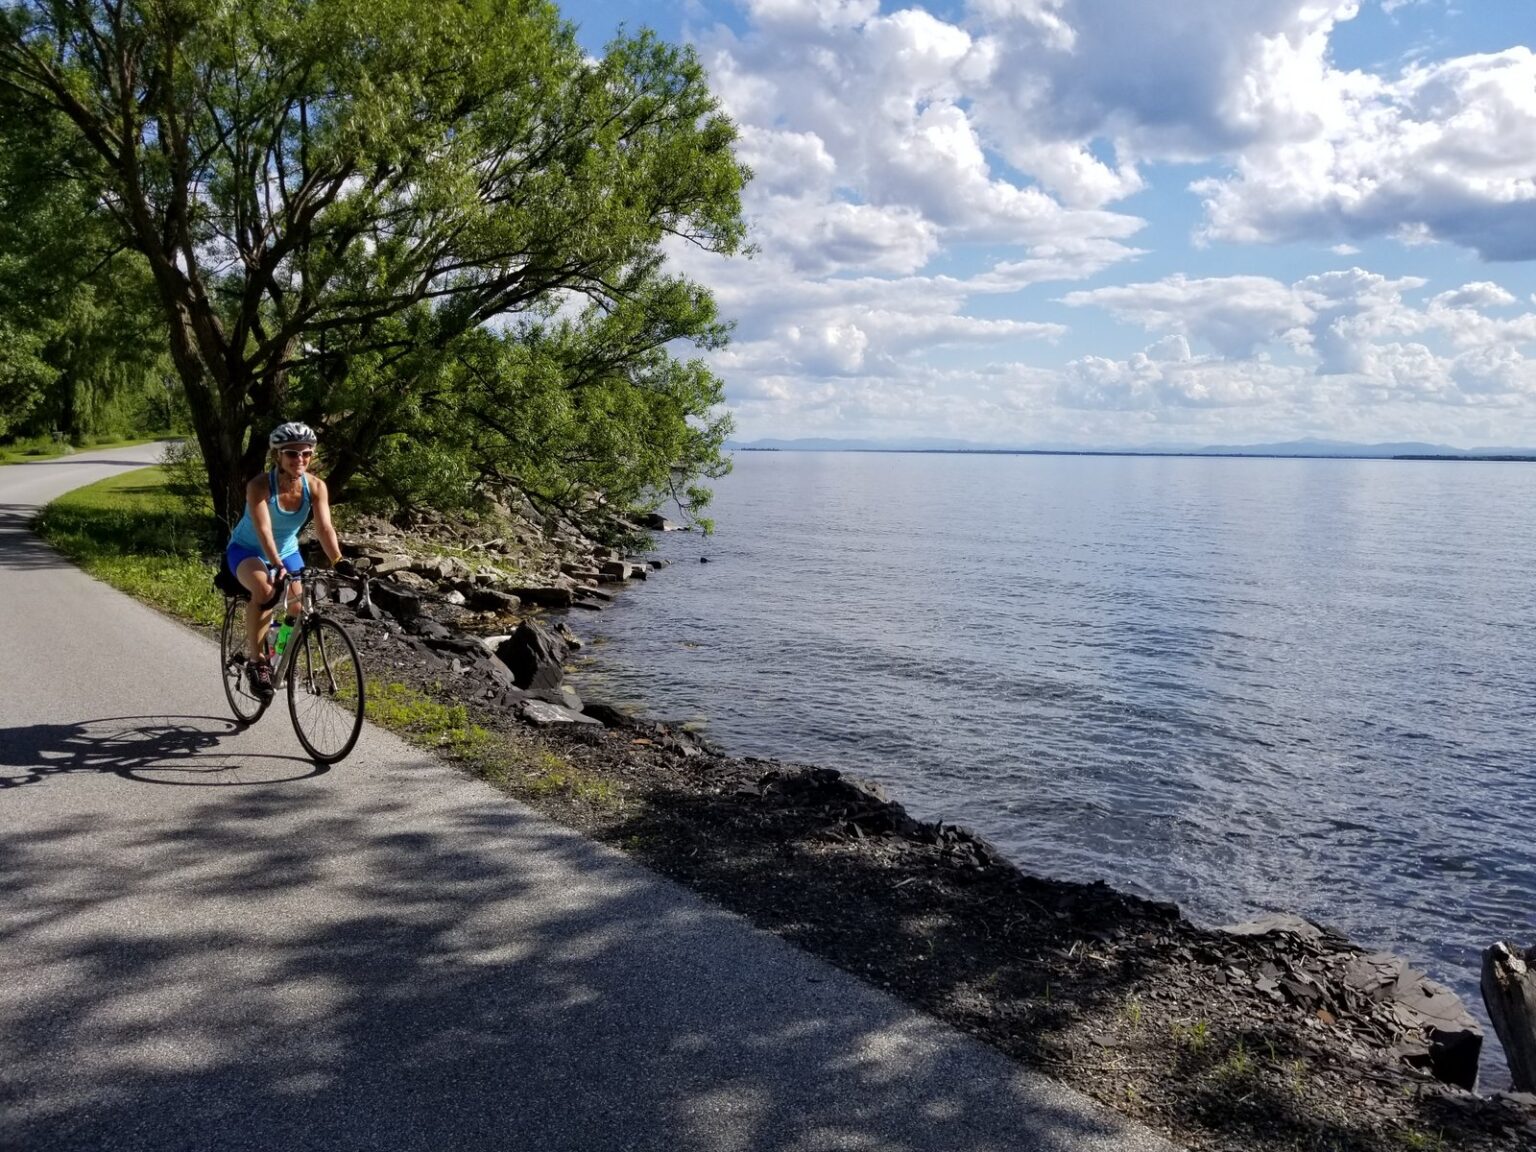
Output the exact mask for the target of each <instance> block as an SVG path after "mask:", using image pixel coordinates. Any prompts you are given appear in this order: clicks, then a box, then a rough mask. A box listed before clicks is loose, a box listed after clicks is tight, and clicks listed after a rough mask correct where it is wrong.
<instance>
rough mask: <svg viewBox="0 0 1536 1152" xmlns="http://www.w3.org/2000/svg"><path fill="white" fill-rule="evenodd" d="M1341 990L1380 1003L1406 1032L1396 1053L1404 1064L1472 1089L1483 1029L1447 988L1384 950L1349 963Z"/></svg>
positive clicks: (1474, 1084) (1480, 1050)
mask: <svg viewBox="0 0 1536 1152" xmlns="http://www.w3.org/2000/svg"><path fill="white" fill-rule="evenodd" d="M1344 986H1345V987H1346V988H1348V989H1350V990H1352V991H1354V992H1356V993H1358V994H1359V995H1361V996H1363V997H1364V998H1365V999H1366V1000H1367V1001H1369V1002H1373V1003H1375V1004H1378V1005H1381V1008H1382V1009H1384V1013H1383V1014H1384V1015H1385V1017H1386V1018H1387V1019H1388V1020H1389V1021H1391V1023H1392V1024H1393V1025H1395V1026H1396V1028H1398V1029H1401V1030H1403V1031H1404V1032H1406V1033H1407V1036H1406V1038H1405V1040H1404V1041H1403V1042H1402V1043H1400V1044H1399V1045H1398V1051H1399V1054H1400V1055H1401V1056H1402V1058H1403V1059H1404V1060H1406V1061H1407V1062H1408V1063H1409V1064H1411V1065H1413V1066H1415V1067H1418V1068H1422V1069H1424V1070H1425V1071H1427V1072H1429V1073H1430V1074H1431V1075H1432V1076H1434V1077H1435V1079H1437V1080H1440V1081H1443V1082H1444V1083H1446V1084H1455V1085H1456V1086H1458V1087H1460V1088H1466V1089H1468V1090H1469V1091H1470V1090H1471V1089H1472V1088H1474V1087H1475V1086H1476V1084H1477V1064H1478V1058H1479V1057H1480V1056H1481V1054H1482V1050H1483V1030H1482V1028H1481V1027H1480V1026H1479V1025H1478V1023H1477V1021H1476V1020H1474V1019H1473V1018H1472V1017H1471V1016H1470V1015H1469V1014H1468V1012H1467V1010H1466V1008H1465V1007H1464V1006H1463V1005H1462V1003H1461V1000H1460V999H1459V998H1458V997H1457V996H1456V994H1455V993H1454V992H1452V991H1451V990H1450V989H1449V988H1446V987H1445V986H1444V985H1441V984H1437V983H1435V982H1434V981H1433V980H1431V979H1430V978H1429V977H1428V976H1426V975H1425V974H1424V973H1422V972H1419V971H1416V970H1415V969H1413V968H1410V967H1408V965H1407V963H1406V962H1405V961H1403V960H1402V959H1401V958H1400V957H1397V956H1392V955H1389V954H1387V953H1385V952H1377V953H1372V954H1371V955H1367V956H1358V957H1356V958H1355V959H1353V960H1351V961H1350V962H1349V964H1348V965H1347V966H1346V967H1345V970H1344Z"/></svg>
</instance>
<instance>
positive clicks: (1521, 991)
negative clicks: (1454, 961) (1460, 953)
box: [1482, 943, 1536, 1092]
mask: <svg viewBox="0 0 1536 1152" xmlns="http://www.w3.org/2000/svg"><path fill="white" fill-rule="evenodd" d="M1482 985H1483V1003H1484V1004H1486V1005H1487V1006H1488V1016H1489V1018H1490V1019H1491V1020H1492V1021H1493V1030H1494V1031H1495V1032H1497V1033H1498V1034H1499V1040H1500V1042H1502V1043H1503V1045H1504V1055H1505V1056H1506V1057H1507V1058H1508V1060H1509V1071H1510V1075H1512V1076H1513V1077H1514V1085H1515V1091H1516V1092H1536V948H1532V949H1530V950H1529V951H1526V952H1522V951H1521V950H1520V949H1519V948H1517V947H1515V946H1514V945H1513V944H1506V943H1499V944H1495V945H1494V946H1493V947H1492V948H1489V949H1486V950H1485V951H1484V952H1483V980H1482Z"/></svg>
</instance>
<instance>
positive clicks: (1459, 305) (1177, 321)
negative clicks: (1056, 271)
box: [1062, 268, 1536, 407]
mask: <svg viewBox="0 0 1536 1152" xmlns="http://www.w3.org/2000/svg"><path fill="white" fill-rule="evenodd" d="M1424 286H1425V281H1423V280H1422V279H1419V278H1416V277H1403V278H1400V279H1396V280H1392V279H1388V278H1387V277H1384V276H1380V275H1377V274H1374V273H1371V272H1367V271H1364V270H1363V269H1360V268H1353V269H1350V270H1348V271H1344V272H1326V273H1322V274H1320V275H1317V276H1308V277H1305V278H1304V279H1302V280H1299V281H1297V282H1296V283H1294V284H1290V285H1286V284H1282V283H1280V282H1279V281H1276V280H1272V279H1268V278H1263V277H1241V276H1234V277H1224V278H1220V279H1206V280H1188V279H1186V278H1184V277H1182V276H1172V277H1168V278H1167V279H1165V280H1162V281H1158V282H1156V283H1147V284H1128V285H1124V286H1122V287H1117V288H1101V289H1096V290H1094V291H1090V292H1074V293H1071V294H1069V295H1068V296H1066V297H1065V298H1064V302H1065V303H1067V304H1070V305H1073V306H1075V307H1086V306H1097V307H1101V308H1105V309H1107V310H1108V311H1109V312H1111V313H1112V314H1113V315H1115V316H1117V317H1118V318H1120V319H1122V320H1124V321H1126V322H1128V323H1134V324H1138V325H1140V326H1141V327H1143V328H1145V329H1147V330H1149V331H1154V332H1157V331H1162V332H1172V333H1175V335H1174V336H1172V337H1166V338H1164V339H1163V340H1161V341H1159V342H1158V343H1156V344H1154V345H1152V346H1151V347H1150V348H1148V349H1146V350H1145V351H1144V352H1142V353H1138V354H1137V355H1135V356H1132V357H1131V358H1129V359H1128V360H1124V361H1113V360H1107V359H1103V358H1097V357H1088V358H1085V359H1083V360H1080V361H1077V362H1074V363H1073V364H1071V365H1069V366H1068V369H1067V373H1066V378H1065V384H1064V386H1063V392H1062V400H1063V403H1073V404H1077V405H1079V406H1088V407H1092V406H1105V407H1115V406H1118V407H1138V406H1152V407H1157V406H1161V405H1191V404H1201V405H1209V406H1235V405H1243V404H1261V403H1270V402H1274V401H1275V400H1277V399H1278V397H1279V395H1280V391H1281V390H1282V389H1290V390H1292V391H1296V390H1301V389H1303V388H1305V389H1311V388H1314V387H1318V386H1319V385H1318V384H1317V383H1316V382H1317V381H1321V380H1325V379H1328V378H1337V379H1338V380H1339V381H1340V384H1341V386H1343V387H1346V388H1347V389H1349V390H1350V393H1351V394H1352V396H1353V398H1354V402H1355V403H1358V404H1361V405H1368V406H1369V405H1381V404H1386V403H1394V402H1411V403H1423V402H1432V403H1436V404H1450V405H1480V404H1489V403H1492V404H1501V405H1511V404H1515V403H1519V402H1523V401H1524V400H1525V399H1526V398H1527V397H1529V396H1530V395H1531V394H1532V392H1533V389H1536V359H1532V358H1531V357H1529V356H1527V355H1525V353H1524V352H1523V350H1522V349H1523V348H1524V347H1525V346H1533V347H1536V312H1527V313H1523V314H1520V315H1516V316H1511V317H1493V316H1489V315H1487V314H1486V311H1485V310H1486V309H1489V308H1507V307H1508V306H1510V305H1512V304H1514V303H1515V302H1516V301H1515V298H1514V296H1513V295H1512V294H1511V293H1509V292H1508V291H1507V290H1505V289H1504V288H1502V287H1500V286H1499V285H1497V284H1494V283H1491V282H1479V283H1475V284H1467V285H1464V286H1462V287H1461V288H1459V289H1457V290H1455V291H1452V292H1444V293H1440V294H1439V295H1436V296H1434V297H1432V298H1430V300H1429V301H1428V302H1427V303H1425V304H1424V305H1422V306H1415V305H1413V304H1410V303H1408V302H1407V301H1406V300H1405V299H1404V297H1405V295H1406V294H1407V293H1411V292H1414V291H1416V290H1418V289H1421V288H1423V287H1424ZM1414 336H1419V337H1421V338H1420V339H1412V338H1411V337H1414ZM1188 338H1192V339H1197V340H1201V341H1204V342H1205V343H1207V344H1209V345H1211V346H1212V347H1213V348H1215V349H1216V351H1217V353H1218V354H1217V355H1215V356H1211V355H1191V353H1190V349H1189V345H1188V344H1187V343H1185V342H1184V341H1185V340H1186V339H1188ZM1272 352H1274V353H1278V354H1279V355H1280V356H1281V357H1283V358H1291V359H1293V360H1294V362H1293V363H1290V364H1281V363H1279V362H1271V360H1270V359H1269V356H1270V354H1271V353H1272ZM1322 386H1323V387H1329V386H1327V385H1322Z"/></svg>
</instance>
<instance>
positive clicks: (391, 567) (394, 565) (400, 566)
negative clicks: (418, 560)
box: [373, 554, 411, 576]
mask: <svg viewBox="0 0 1536 1152" xmlns="http://www.w3.org/2000/svg"><path fill="white" fill-rule="evenodd" d="M410 566H411V558H410V557H409V556H406V555H403V554H402V555H398V556H391V557H390V558H389V559H388V560H381V561H379V562H378V563H377V564H375V565H374V566H373V574H374V575H375V576H388V575H389V574H390V573H391V572H403V571H405V570H406V569H407V568H409V567H410Z"/></svg>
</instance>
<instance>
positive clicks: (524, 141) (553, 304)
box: [0, 0, 746, 511]
mask: <svg viewBox="0 0 1536 1152" xmlns="http://www.w3.org/2000/svg"><path fill="white" fill-rule="evenodd" d="M0 82H3V83H5V84H6V85H7V86H8V87H9V88H10V89H12V90H13V93H14V95H15V97H16V98H17V100H18V101H19V103H20V106H21V107H22V108H27V107H31V108H33V109H35V110H36V112H37V114H38V115H39V116H42V115H49V116H52V115H58V116H60V117H61V118H62V121H63V122H64V123H65V124H67V125H68V126H69V130H70V131H71V132H73V133H74V134H75V135H76V136H77V138H78V143H79V144H80V145H81V147H80V148H78V149H72V150H70V152H69V154H70V155H73V156H76V157H78V158H79V159H78V163H77V164H76V166H75V169H74V170H73V171H71V172H70V173H69V178H70V179H74V180H79V181H84V182H86V183H87V184H88V185H89V186H91V187H93V188H95V189H97V190H98V193H99V203H100V206H101V211H102V213H103V214H104V216H105V217H106V218H107V219H108V220H109V221H110V224H111V226H112V227H113V228H114V229H115V231H116V234H117V235H118V236H119V237H120V238H121V240H122V242H123V243H124V244H125V245H126V246H128V247H130V248H132V249H133V250H135V251H137V252H138V253H140V254H142V256H143V257H144V259H145V261H146V262H147V264H148V267H149V270H150V274H151V276H152V279H153V283H154V292H155V298H156V300H157V301H158V306H159V308H160V310H161V311H162V313H163V315H164V318H165V320H166V323H167V325H168V327H169V335H170V351H171V355H172V358H173V360H174V362H175V366H176V370H177V373H178V375H179V376H180V379H181V381H182V383H183V385H184V386H185V390H186V395H187V400H188V402H189V405H190V409H191V413H192V420H193V424H194V427H195V430H196V434H197V438H198V441H199V444H200V447H201V449H202V453H203V456H204V459H205V460H206V461H207V464H208V470H209V478H210V484H211V487H212V489H213V495H214V498H215V502H216V505H217V506H220V507H222V508H224V509H225V510H226V511H227V510H230V509H233V508H235V507H237V506H238V503H239V501H240V495H239V493H240V488H241V484H242V481H243V479H244V478H245V477H246V476H248V475H251V474H253V473H254V472H256V471H257V470H259V468H260V466H261V463H260V462H261V457H262V455H263V452H264V450H265V441H264V436H263V435H262V434H263V433H264V432H265V430H266V429H267V428H268V427H270V426H271V425H272V424H273V423H275V422H276V421H277V420H278V419H280V418H283V417H289V416H295V415H300V416H307V417H310V418H312V419H316V420H318V421H319V422H320V423H321V424H322V426H323V431H325V433H326V435H327V445H328V451H330V454H331V456H332V467H333V475H335V476H336V477H337V479H338V481H339V482H340V483H343V484H344V483H345V482H346V480H347V478H348V477H349V476H350V475H351V474H352V473H353V472H354V471H356V470H359V469H365V468H366V467H367V463H368V460H369V458H370V454H371V453H373V452H374V451H375V449H376V448H377V446H378V444H379V442H380V440H381V438H384V437H387V436H389V435H390V434H391V432H392V430H393V428H394V425H395V422H396V420H398V419H405V418H407V416H408V415H409V414H411V413H418V414H419V412H420V407H421V406H420V402H419V401H420V397H419V395H418V394H417V393H418V390H419V389H422V388H425V389H427V390H429V391H431V390H434V389H435V390H437V392H435V393H433V394H440V390H441V387H442V381H443V379H444V373H445V371H447V368H446V366H447V365H450V364H456V365H457V366H458V367H457V368H455V369H454V371H455V372H458V373H460V374H471V373H472V371H473V370H474V369H475V368H476V367H478V366H484V365H485V364H486V363H487V362H488V361H490V360H491V359H495V358H493V357H488V356H486V355H485V353H484V352H481V351H478V350H476V351H473V352H472V354H470V355H468V356H460V355H457V354H455V352H454V349H455V348H456V347H457V345H458V343H459V342H460V341H462V340H465V339H472V340H474V339H478V340H482V341H483V338H484V331H485V327H486V325H487V324H490V325H491V326H492V329H493V330H494V331H497V332H500V333H503V334H504V335H503V336H502V337H501V338H502V339H503V340H507V339H515V336H514V335H511V334H515V333H518V332H524V333H527V334H529V335H530V336H531V337H533V338H538V337H539V334H540V333H543V332H547V331H556V332H565V333H566V336H565V337H562V339H564V340H565V342H566V343H567V344H568V345H571V346H574V345H576V344H579V343H580V341H579V340H577V339H575V338H573V337H571V336H570V335H569V334H570V332H571V331H573V330H575V329H583V330H590V331H595V332H601V331H604V330H609V329H611V330H614V331H615V332H616V334H617V338H618V343H616V344H614V345H613V346H612V349H613V356H612V357H610V358H609V361H608V362H607V363H606V367H605V368H604V369H603V370H601V371H599V370H596V369H593V368H592V366H593V365H594V364H601V363H603V357H602V356H601V355H596V356H595V357H594V356H592V355H583V356H575V357H574V358H575V359H576V360H580V361H581V362H582V363H584V364H586V365H587V367H588V369H589V371H587V373H586V376H585V384H583V382H582V381H581V380H577V379H574V378H573V379H572V381H571V382H570V386H571V387H573V388H580V387H584V386H590V385H594V384H595V385H598V386H600V387H603V388H608V389H611V388H612V387H613V386H614V385H615V384H616V383H621V382H624V381H626V380H627V381H628V382H629V384H630V385H632V386H640V387H643V386H645V384H646V382H647V380H655V379H658V378H659V379H663V380H670V381H672V382H673V384H675V383H676V373H668V372H662V373H660V374H659V376H658V374H657V373H656V372H655V371H654V357H655V355H656V354H657V353H658V350H662V349H664V348H665V347H666V346H667V345H668V344H669V343H670V342H672V341H677V340H684V341H692V342H694V343H697V344H703V345H709V344H714V343H718V342H719V341H720V340H722V339H723V338H724V335H725V329H724V326H723V325H722V324H721V323H720V321H719V320H718V318H717V316H716V314H715V309H714V305H713V301H712V300H711V299H710V297H709V294H708V293H707V292H705V291H703V290H702V289H700V288H698V287H697V286H696V285H692V284H689V283H687V282H686V281H683V280H681V279H678V278H677V277H675V276H672V275H670V274H669V273H668V271H667V266H666V264H665V262H664V260H663V258H662V254H663V252H664V245H665V244H666V243H667V242H668V240H669V238H670V239H675V240H679V241H682V242H687V243H692V244H695V245H698V246H700V247H702V248H705V249H707V250H710V251H713V252H719V253H731V252H734V251H736V250H737V249H738V248H739V246H740V245H741V243H742V240H743V222H742V218H741V208H740V199H739V193H740V189H741V186H742V184H743V181H744V179H745V178H746V173H745V172H744V170H743V169H742V168H741V167H740V166H739V165H738V164H737V163H736V161H735V159H734V156H733V154H732V150H731V149H732V144H733V141H734V139H735V129H734V126H733V125H732V124H731V123H730V121H729V120H728V119H727V118H725V117H724V116H723V115H722V114H721V113H720V111H719V109H718V107H717V104H716V102H715V100H714V99H713V97H712V96H711V94H710V92H709V90H708V87H707V84H706V80H705V77H704V75H703V71H702V69H701V68H700V66H699V64H698V61H697V60H696V58H695V56H694V55H693V53H692V52H691V50H688V49H682V48H677V47H675V46H672V45H668V44H665V43H662V42H660V41H658V40H657V39H655V38H654V37H653V36H651V35H649V34H641V35H639V36H634V37H626V38H621V39H619V40H617V41H615V42H614V43H613V44H611V45H610V46H609V48H608V50H607V51H606V52H605V53H604V55H603V56H602V58H601V59H598V60H593V59H591V58H589V57H587V56H585V55H584V54H583V52H582V50H581V48H580V47H579V46H578V44H577V42H576V40H575V37H574V35H573V32H572V29H571V28H570V27H569V25H566V24H564V23H563V22H562V21H561V20H560V18H559V15H558V12H557V11H556V9H555V8H554V7H553V6H552V5H550V4H547V3H542V2H539V0H12V2H9V3H6V4H5V5H4V7H3V8H0ZM626 357H628V358H629V359H626ZM500 362H501V364H502V366H503V367H505V368H507V369H508V370H516V369H517V367H518V365H519V363H520V360H519V358H518V357H516V356H502V357H500ZM544 363H545V364H546V365H547V363H548V358H545V360H544ZM636 364H639V368H638V369H637V368H636V367H635V365H636ZM646 365H650V367H649V368H648V367H646ZM517 393H518V389H517V388H516V387H509V386H508V384H507V382H505V381H503V382H502V383H500V384H497V385H492V386H487V385H485V384H484V383H483V382H481V383H480V384H478V385H477V394H478V395H479V396H480V397H481V398H482V399H484V398H486V397H490V396H493V395H502V396H504V397H513V396H515V395H516V394H517ZM679 394H680V395H681V393H679ZM687 395H689V396H690V397H691V398H692V399H691V400H690V401H689V402H690V403H692V404H694V405H699V404H705V405H707V404H709V403H710V402H712V401H717V400H718V398H719V388H718V383H716V384H715V385H714V387H713V388H710V387H705V388H704V389H703V390H702V391H700V390H699V389H698V388H696V387H695V388H692V389H689V390H687ZM486 403H489V401H488V400H487V401H486ZM482 407H483V405H482ZM482 414H483V415H486V416H488V417H490V418H491V419H493V420H494V419H496V418H497V415H498V414H497V413H496V412H495V411H492V410H490V409H485V410H484V412H483V413H482ZM500 415H502V416H505V413H501V414H500ZM679 415H680V418H683V419H685V420H686V419H693V420H695V421H697V420H698V418H699V417H700V416H701V415H702V412H701V411H693V412H689V413H683V414H679ZM412 419H415V417H412ZM416 422H417V423H418V424H419V423H420V422H419V420H418V421H416ZM439 423H441V422H439ZM514 423H515V421H514ZM441 431H442V433H443V434H445V435H446V434H451V432H452V429H451V428H443V429H441ZM333 446H334V447H333ZM695 447H697V445H696V446H695ZM338 454H339V456H340V459H337V458H336V457H337V455H338ZM694 463H695V464H697V461H695V462H694Z"/></svg>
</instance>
